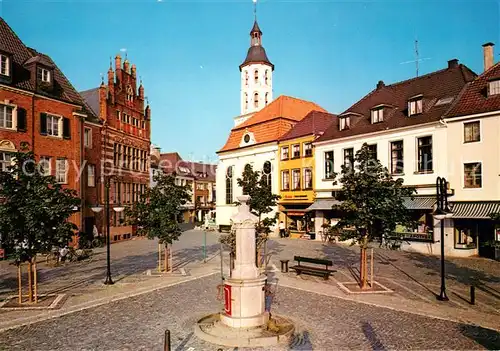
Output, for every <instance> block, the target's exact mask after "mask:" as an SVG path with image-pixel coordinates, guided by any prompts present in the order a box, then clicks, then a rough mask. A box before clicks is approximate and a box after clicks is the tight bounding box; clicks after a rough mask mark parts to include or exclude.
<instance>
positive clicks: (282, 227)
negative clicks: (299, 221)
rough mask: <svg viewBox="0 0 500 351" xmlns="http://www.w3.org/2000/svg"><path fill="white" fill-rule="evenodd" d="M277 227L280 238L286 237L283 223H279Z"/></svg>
mask: <svg viewBox="0 0 500 351" xmlns="http://www.w3.org/2000/svg"><path fill="white" fill-rule="evenodd" d="M278 227H279V230H280V238H284V237H285V236H286V232H285V223H283V221H280V223H279V225H278Z"/></svg>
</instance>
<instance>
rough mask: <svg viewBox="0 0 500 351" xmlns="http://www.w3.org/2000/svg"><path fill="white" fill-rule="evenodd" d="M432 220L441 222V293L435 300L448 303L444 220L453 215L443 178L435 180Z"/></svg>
mask: <svg viewBox="0 0 500 351" xmlns="http://www.w3.org/2000/svg"><path fill="white" fill-rule="evenodd" d="M433 215H434V218H435V219H437V220H439V221H441V291H440V293H439V296H437V299H438V300H439V301H448V300H449V299H448V296H446V282H445V266H444V219H445V218H451V217H452V216H453V213H452V212H451V210H450V208H449V206H448V182H447V181H446V179H445V178H443V177H437V179H436V210H435V211H434V214H433Z"/></svg>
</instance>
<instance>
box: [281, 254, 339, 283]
mask: <svg viewBox="0 0 500 351" xmlns="http://www.w3.org/2000/svg"><path fill="white" fill-rule="evenodd" d="M293 259H294V260H295V261H297V263H298V264H297V265H295V266H292V267H290V269H293V270H294V271H295V272H297V275H299V274H301V273H302V272H304V273H306V274H310V275H317V276H322V277H323V278H324V279H325V280H328V277H329V276H330V274H332V273H334V272H336V271H335V270H333V269H329V268H328V267H330V266H333V262H332V261H330V260H322V259H319V258H310V257H301V256H294V258H293ZM301 262H306V263H312V264H316V265H324V266H325V268H322V267H321V268H320V267H318V266H310V265H307V266H301V265H300V263H301Z"/></svg>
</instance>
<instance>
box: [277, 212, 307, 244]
mask: <svg viewBox="0 0 500 351" xmlns="http://www.w3.org/2000/svg"><path fill="white" fill-rule="evenodd" d="M309 205H310V204H281V206H280V207H281V209H280V212H281V213H282V215H281V216H280V221H283V223H284V224H285V229H286V232H287V235H288V236H289V237H290V238H292V239H314V236H315V234H314V226H313V222H312V220H311V216H310V215H309V213H308V212H307V211H306V209H307V207H309Z"/></svg>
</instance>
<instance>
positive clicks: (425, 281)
mask: <svg viewBox="0 0 500 351" xmlns="http://www.w3.org/2000/svg"><path fill="white" fill-rule="evenodd" d="M268 251H269V253H270V255H271V262H273V263H274V264H275V265H276V266H277V267H278V268H279V267H280V262H279V260H280V259H289V260H290V263H289V264H290V265H292V264H294V263H293V256H294V255H299V256H308V257H321V258H323V257H324V258H328V259H331V260H332V261H333V264H334V266H333V269H335V270H337V273H335V274H333V275H332V278H331V282H330V283H332V284H335V282H336V281H340V282H349V281H355V279H357V277H358V276H359V270H358V269H359V248H358V247H357V246H348V245H342V244H331V245H324V244H322V243H321V242H313V241H304V240H290V239H275V240H272V241H270V242H269V249H268ZM374 253H375V259H374V276H375V280H376V281H378V282H379V283H381V284H383V285H384V286H386V287H388V288H390V289H392V290H394V291H396V292H397V293H398V294H399V295H401V296H402V298H404V299H410V300H418V301H422V302H430V303H433V304H435V305H438V304H439V302H437V301H436V299H435V295H436V294H439V289H440V257H439V256H430V255H422V254H417V253H411V252H403V251H394V250H386V249H380V248H378V247H375V248H374ZM445 267H446V285H447V289H448V297H449V298H450V304H453V305H454V306H455V307H456V308H461V309H464V308H467V309H475V310H478V311H481V312H484V313H489V314H496V315H498V317H499V325H500V262H497V261H493V260H490V259H484V258H452V257H447V258H446V265H445ZM472 284H473V285H475V286H476V305H475V306H471V305H470V304H469V303H468V301H469V298H470V295H469V291H470V285H472Z"/></svg>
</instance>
